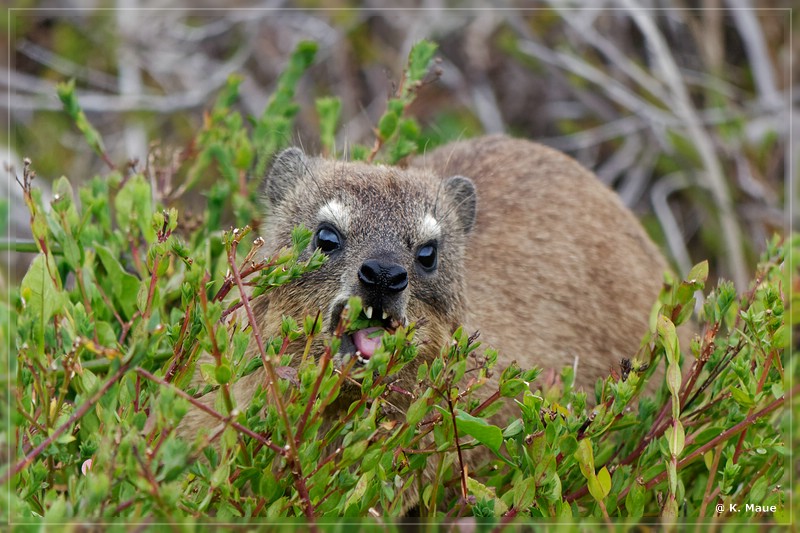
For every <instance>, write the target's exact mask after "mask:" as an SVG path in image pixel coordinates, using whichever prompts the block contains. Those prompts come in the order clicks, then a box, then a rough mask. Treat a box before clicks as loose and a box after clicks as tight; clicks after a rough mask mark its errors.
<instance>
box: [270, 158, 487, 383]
mask: <svg viewBox="0 0 800 533" xmlns="http://www.w3.org/2000/svg"><path fill="white" fill-rule="evenodd" d="M263 191H264V200H265V204H266V206H265V207H266V217H265V220H264V224H263V226H262V231H261V233H262V235H263V237H264V239H265V241H266V247H265V248H266V253H268V254H272V253H275V252H276V251H278V250H279V249H281V248H282V247H285V246H289V245H290V244H291V232H292V228H294V227H295V226H298V225H304V226H306V227H307V228H309V229H311V230H312V231H313V239H312V241H311V244H310V245H309V247H308V249H307V250H305V251H304V252H303V255H302V256H301V259H303V258H307V257H308V256H309V255H310V254H311V253H312V252H313V250H314V249H316V248H319V249H320V250H321V251H322V252H323V253H324V254H326V255H327V256H328V257H327V261H326V262H325V263H324V264H323V265H322V267H320V268H319V269H318V270H316V271H313V272H309V273H307V274H305V275H304V276H303V277H302V278H301V279H299V280H297V281H296V282H293V283H291V284H289V285H285V286H282V287H279V288H278V289H276V290H275V291H274V292H273V293H272V294H271V296H270V298H269V304H268V308H267V311H266V317H263V318H262V320H263V322H262V327H263V328H266V329H268V330H270V331H267V332H266V333H267V334H274V333H276V330H277V327H278V326H279V324H280V321H281V317H282V316H292V317H294V318H296V319H298V320H300V319H302V318H303V317H304V316H308V315H311V316H314V315H316V314H317V313H321V316H322V318H323V331H325V332H326V333H327V334H328V335H330V334H332V333H333V332H334V331H335V329H336V327H337V325H338V323H339V320H340V317H341V314H342V310H343V309H344V306H345V304H346V302H347V301H348V299H349V298H350V297H351V296H359V297H360V298H361V300H362V303H363V311H362V312H363V314H364V315H366V317H365V318H367V319H371V321H372V322H371V323H372V324H373V325H372V327H369V328H367V329H364V330H361V331H356V332H351V333H350V334H348V335H346V336H345V337H344V338H343V339H342V343H341V348H340V352H341V353H340V357H339V358H338V360H339V361H341V360H342V358H343V357H346V356H356V357H357V358H358V361H359V363H361V364H363V363H365V362H366V361H367V360H368V359H369V358H370V356H371V355H372V354H373V353H374V351H375V349H376V348H377V347H378V346H379V343H380V333H381V330H388V331H392V330H393V329H394V328H396V327H397V326H398V325H400V324H403V325H405V324H409V323H411V322H414V323H416V324H417V326H418V327H417V333H416V339H417V341H418V343H419V345H420V351H419V354H420V356H421V357H423V358H424V359H426V360H427V359H431V358H433V357H434V356H435V355H436V354H438V351H439V349H440V348H441V347H442V346H443V344H444V343H445V342H446V341H447V339H448V338H449V336H450V334H451V333H452V331H453V330H454V329H455V328H456V327H457V326H458V325H459V324H460V323H461V322H463V320H464V308H465V302H464V278H465V272H464V258H465V247H466V245H467V240H468V238H469V233H470V231H471V229H472V226H473V224H474V222H475V209H476V198H475V188H474V186H473V183H472V182H471V181H470V180H469V179H467V178H464V177H461V176H453V177H440V176H435V175H432V174H431V173H428V172H426V171H422V170H419V169H408V170H403V169H399V168H395V167H384V166H372V165H367V164H363V163H348V162H340V161H328V160H324V159H319V158H312V157H308V156H306V155H305V154H304V153H303V152H302V151H301V150H299V149H297V148H290V149H288V150H285V151H283V152H282V153H280V154H279V155H278V156H277V157H276V158H275V160H274V162H273V165H272V169H271V171H270V173H269V174H268V176H267V178H266V180H265V184H264V188H263ZM322 349H323V347H322V346H317V347H315V348H314V350H315V352H316V353H315V354H314V355H315V356H317V357H319V356H320V355H321V353H322ZM334 361H336V359H335V360H334ZM418 364H419V363H418V362H417V363H416V364H411V365H408V366H407V373H408V374H409V375H410V374H411V373H412V372H413V375H416V366H418ZM401 379H402V377H401Z"/></svg>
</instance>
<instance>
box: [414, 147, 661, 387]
mask: <svg viewBox="0 0 800 533" xmlns="http://www.w3.org/2000/svg"><path fill="white" fill-rule="evenodd" d="M413 164H414V166H415V167H425V168H428V169H430V170H431V171H432V172H434V173H436V174H437V175H440V176H448V175H453V174H463V175H465V176H468V177H470V178H471V179H472V181H473V182H474V184H475V188H476V191H477V199H478V201H477V204H478V207H477V220H476V222H475V226H474V229H473V232H472V234H471V235H470V237H469V238H468V242H467V249H466V261H465V263H464V265H463V267H462V268H463V269H464V271H465V273H466V289H467V292H466V294H465V297H466V300H467V316H466V325H467V327H468V328H469V329H470V330H479V331H480V332H481V339H482V340H483V341H484V342H487V343H488V344H490V345H492V346H494V347H496V348H497V349H498V350H499V352H500V358H499V363H498V364H499V365H500V366H501V367H502V366H507V365H508V364H510V362H511V361H513V360H516V361H517V362H519V364H520V365H521V366H522V367H523V368H526V367H530V366H533V365H538V366H541V367H543V368H549V369H560V368H562V367H563V366H568V365H573V364H575V363H577V373H576V384H577V385H578V386H582V387H584V388H585V389H588V390H591V387H592V386H593V384H594V382H595V381H596V380H597V378H599V377H604V376H607V375H608V373H609V370H610V369H611V368H612V367H616V366H617V365H618V364H619V361H620V359H621V358H623V357H633V355H634V354H635V353H636V350H637V348H638V347H639V343H640V342H641V339H642V336H643V335H644V333H645V331H646V330H647V321H648V317H649V314H650V310H651V308H652V305H653V304H654V303H655V301H656V298H657V296H658V294H659V291H660V289H661V286H662V283H663V273H664V271H665V270H666V269H667V265H666V262H665V261H664V258H663V257H662V255H661V253H660V252H659V251H658V249H657V248H656V247H655V245H654V244H653V243H652V241H651V240H650V239H649V238H648V236H647V234H646V233H645V231H644V230H643V229H642V227H641V225H640V224H639V221H638V220H637V219H636V218H635V217H634V215H633V214H632V213H631V212H630V211H629V210H628V209H627V208H626V207H625V206H624V205H623V204H622V202H621V201H620V199H619V197H618V196H617V195H616V194H615V193H614V192H613V191H611V190H610V189H608V188H607V187H605V186H604V185H603V184H602V183H601V182H600V180H598V179H597V177H596V176H594V175H593V174H592V173H591V172H589V171H587V170H586V169H584V168H583V167H582V166H580V165H579V164H578V163H577V162H576V161H574V160H573V159H571V158H569V157H567V156H566V155H564V154H562V153H560V152H558V151H556V150H553V149H550V148H547V147H545V146H542V145H538V144H535V143H532V142H528V141H524V140H519V139H510V138H508V137H505V136H491V137H484V138H480V139H475V140H470V141H463V142H458V143H454V144H451V145H448V146H445V147H443V148H440V149H438V150H435V151H433V152H432V153H429V154H427V155H426V156H422V157H420V158H418V159H417V160H416V161H414V163H413Z"/></svg>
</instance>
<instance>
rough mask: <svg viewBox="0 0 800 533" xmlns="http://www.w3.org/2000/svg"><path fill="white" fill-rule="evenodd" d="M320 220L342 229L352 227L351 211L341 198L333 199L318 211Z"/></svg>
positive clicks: (345, 229)
mask: <svg viewBox="0 0 800 533" xmlns="http://www.w3.org/2000/svg"><path fill="white" fill-rule="evenodd" d="M317 219H318V220H319V222H330V223H331V224H333V225H334V226H336V227H337V228H339V229H340V230H341V231H345V232H346V231H347V230H348V229H349V228H350V211H349V210H348V209H347V207H345V206H344V204H342V203H341V202H340V201H339V200H331V201H329V202H328V203H326V204H325V205H323V206H322V207H320V208H319V211H318V212H317Z"/></svg>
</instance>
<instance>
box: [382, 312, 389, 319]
mask: <svg viewBox="0 0 800 533" xmlns="http://www.w3.org/2000/svg"><path fill="white" fill-rule="evenodd" d="M388 317H389V313H387V312H386V311H384V312H383V319H384V320H386V319H387V318H388Z"/></svg>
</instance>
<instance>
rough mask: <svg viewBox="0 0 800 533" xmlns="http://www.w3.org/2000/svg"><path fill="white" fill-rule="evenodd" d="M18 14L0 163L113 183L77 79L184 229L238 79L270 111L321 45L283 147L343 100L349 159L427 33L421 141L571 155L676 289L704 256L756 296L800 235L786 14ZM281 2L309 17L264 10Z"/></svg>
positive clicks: (593, 6) (45, 6)
mask: <svg viewBox="0 0 800 533" xmlns="http://www.w3.org/2000/svg"><path fill="white" fill-rule="evenodd" d="M17 4H18V5H17V6H16V8H14V9H11V10H8V11H5V12H4V13H3V14H2V15H1V16H3V17H4V18H5V20H2V21H0V28H2V30H0V31H2V32H5V31H8V30H10V35H7V36H5V37H7V38H3V39H0V48H4V47H7V46H8V47H10V49H7V50H3V51H2V53H0V57H2V58H3V59H2V61H5V58H6V57H8V58H10V61H11V64H10V65H9V67H10V69H9V76H8V77H7V78H6V77H3V78H2V80H1V81H0V84H3V85H4V86H5V90H6V91H7V93H8V97H7V98H2V100H0V113H2V114H7V116H6V117H4V118H6V119H7V121H8V124H10V127H9V128H8V129H7V130H6V131H3V132H2V133H0V149H2V150H3V153H0V159H2V160H3V161H4V162H6V163H9V164H11V165H13V166H14V167H15V168H16V169H17V173H18V174H19V173H21V170H20V169H21V160H22V158H23V157H30V158H31V159H32V160H33V167H34V169H35V170H36V172H37V174H38V176H39V179H38V180H37V183H38V185H39V186H41V187H47V185H48V183H49V182H52V181H53V180H54V179H56V178H58V177H59V176H61V175H66V176H68V177H69V179H70V180H71V181H72V182H73V183H74V184H79V183H80V182H82V181H84V180H86V179H88V178H90V177H92V176H93V175H95V174H97V173H99V172H101V171H105V170H106V163H105V162H104V161H103V160H102V159H101V158H100V157H98V156H97V155H96V154H95V153H94V152H92V151H91V150H89V149H87V148H86V145H85V141H84V139H83V137H82V135H81V133H80V132H78V131H77V130H76V129H75V127H74V125H73V123H72V121H71V120H70V119H69V118H68V117H67V116H66V114H64V113H63V111H62V109H61V104H60V102H59V101H58V98H57V95H56V89H55V85H56V83H57V82H60V81H65V80H68V79H74V80H75V82H76V86H77V88H78V90H77V94H78V98H79V102H80V104H81V106H82V107H83V109H84V110H85V112H86V113H87V116H88V118H89V120H90V121H91V122H92V123H93V124H94V125H95V127H96V128H97V129H98V130H99V131H100V133H101V134H102V136H103V139H104V140H105V145H106V151H107V152H108V154H109V155H110V158H111V160H112V161H113V162H114V163H115V164H116V165H117V166H118V167H119V168H125V166H126V165H128V162H130V163H129V164H130V165H132V166H134V167H135V168H137V169H139V170H143V171H144V172H145V174H146V176H147V177H148V178H149V179H150V180H151V182H152V184H153V185H154V187H153V190H154V193H155V194H156V195H157V196H158V197H157V198H155V200H156V201H159V202H162V203H165V204H168V205H175V204H176V203H177V206H178V207H179V208H182V209H181V215H180V223H181V224H191V205H192V204H193V203H194V202H204V201H205V200H204V199H203V197H202V196H199V197H195V198H192V197H186V196H181V197H180V198H179V199H177V197H178V196H180V195H176V194H174V193H175V192H176V189H178V188H179V185H180V179H179V177H181V176H184V175H185V173H186V168H185V167H186V165H185V164H184V163H185V161H187V159H190V158H191V156H192V155H193V143H192V141H193V139H194V137H195V135H196V134H197V132H198V131H199V130H200V129H201V127H202V124H203V121H204V116H205V115H204V112H205V111H206V110H208V109H209V108H210V107H211V105H212V104H213V101H214V98H215V97H216V95H217V93H218V92H219V90H220V89H221V88H222V87H223V86H224V84H225V81H226V79H227V78H228V76H229V75H231V74H234V73H237V74H239V75H241V76H242V77H243V82H242V84H241V89H240V94H241V98H240V100H239V102H238V104H237V105H238V106H239V110H240V111H241V112H242V113H243V114H244V115H245V116H259V115H260V114H261V113H262V111H263V109H264V107H265V105H266V102H267V99H268V97H269V95H270V94H271V93H272V92H273V89H274V84H275V81H276V77H277V76H278V74H279V73H280V72H281V71H282V69H283V68H284V67H285V64H286V61H287V59H288V57H289V55H290V53H291V51H292V50H293V49H294V48H295V46H296V45H297V43H298V42H299V41H301V40H313V41H316V42H317V43H319V52H318V54H317V58H316V61H315V64H314V65H313V66H312V67H311V68H310V69H309V71H308V72H307V73H306V75H305V76H304V77H303V79H302V81H301V83H300V85H299V87H298V95H297V99H298V101H299V102H300V103H301V107H300V111H299V113H298V116H297V121H296V132H295V134H294V136H293V138H292V139H291V141H290V143H292V144H299V145H302V146H303V147H304V148H305V149H306V151H309V152H312V153H316V152H318V151H320V149H321V148H320V147H321V144H320V140H319V126H318V124H317V114H316V112H315V108H314V100H315V99H316V98H318V97H320V96H325V95H334V96H338V97H339V98H341V100H342V121H341V127H340V128H339V130H338V131H337V132H336V146H337V147H338V148H339V150H340V151H342V152H343V151H344V150H345V148H346V146H347V145H348V144H354V143H363V144H367V145H371V144H372V143H373V142H374V133H373V131H372V128H373V127H374V124H376V123H377V120H378V118H379V117H380V116H381V114H382V113H383V112H384V111H385V107H386V102H387V98H388V97H389V95H390V94H392V93H393V91H394V90H395V88H396V87H397V85H398V84H399V83H400V76H401V72H402V68H403V66H404V65H405V58H406V56H407V54H408V52H409V49H410V47H411V46H412V44H413V43H414V42H416V41H418V40H419V39H422V38H426V39H431V40H433V41H435V42H437V43H438V44H439V47H440V48H439V52H438V53H437V56H438V57H439V63H438V69H437V71H438V75H436V74H434V75H431V76H429V83H426V84H425V85H424V87H423V89H422V90H421V92H420V94H419V97H418V98H417V100H416V102H415V103H414V105H413V108H412V109H411V113H412V115H414V116H415V117H416V118H417V119H418V120H419V121H420V123H421V124H422V125H423V128H424V130H425V134H424V136H425V137H427V138H429V139H430V141H429V146H433V145H435V144H438V143H441V142H446V141H447V140H450V139H454V138H459V137H471V136H476V135H480V134H482V133H494V132H503V131H504V132H507V133H510V134H512V135H515V136H522V137H527V138H530V139H533V140H537V141H539V142H542V143H544V144H547V145H550V146H553V147H556V148H558V149H561V150H563V151H565V152H567V153H569V154H570V155H572V156H574V157H575V158H577V159H578V160H580V161H581V162H582V163H583V164H584V165H586V166H587V167H589V168H591V169H593V170H594V171H595V172H596V173H597V175H598V176H599V177H600V179H602V180H603V181H604V182H606V183H607V184H608V185H609V186H611V187H613V188H615V189H616V190H617V191H618V192H619V194H620V195H621V197H622V199H623V201H624V202H625V203H626V204H627V205H629V206H630V207H631V208H632V209H633V210H634V211H635V212H636V213H637V214H638V215H639V216H640V217H641V218H642V220H643V221H644V223H645V226H646V227H647V229H648V231H649V232H650V234H651V235H652V236H653V238H654V239H655V240H656V241H657V242H659V243H660V244H661V246H662V247H663V248H664V249H665V251H666V252H667V254H668V255H669V256H670V258H671V259H672V261H673V264H674V265H675V267H676V269H677V270H679V272H680V273H681V274H686V273H687V272H688V270H689V268H690V267H691V265H693V264H694V263H696V262H699V261H701V260H703V259H709V261H710V264H711V272H712V275H711V280H710V284H709V285H710V286H713V284H714V281H713V280H714V277H715V276H721V277H725V278H727V279H732V280H733V281H734V282H735V283H736V285H737V287H738V288H739V289H743V288H744V287H745V286H746V283H747V281H748V278H749V276H750V275H751V274H752V269H753V267H754V265H755V260H756V258H757V256H758V254H759V253H760V252H761V251H762V250H763V248H764V246H765V241H766V239H767V238H768V237H770V236H771V235H772V234H774V233H784V232H785V231H786V230H787V229H788V228H789V227H791V226H792V224H793V222H794V221H793V220H791V219H790V216H791V215H790V210H789V209H788V206H789V205H790V201H791V199H796V198H797V192H798V187H797V185H796V183H797V181H798V180H797V179H796V178H797V177H798V171H797V163H796V160H793V159H792V157H791V156H792V154H793V153H797V152H798V148H799V147H800V135H798V134H797V133H798V132H797V131H795V134H794V137H793V138H794V146H790V144H789V143H790V139H791V138H792V137H791V136H790V124H791V121H790V116H791V115H792V114H793V113H796V112H797V105H796V104H797V101H798V93H797V92H795V93H794V96H792V94H793V93H792V89H793V87H794V86H795V85H796V84H797V80H796V79H793V78H792V77H791V73H792V72H793V70H792V69H793V68H794V72H797V71H798V69H797V66H798V65H797V62H798V57H800V56H798V54H796V53H794V52H796V50H792V49H791V48H790V43H791V42H792V39H791V37H792V36H791V35H790V31H791V27H792V26H791V23H792V20H791V17H792V11H790V10H789V9H787V8H788V7H790V4H791V2H789V1H788V0H786V1H766V2H752V1H748V0H727V1H724V0H701V1H699V2H683V1H681V0H677V1H675V2H659V1H651V2H647V1H645V2H636V1H634V0H618V1H609V2H602V3H600V4H599V3H596V2H592V1H589V0H578V1H573V2H557V1H553V2H509V3H507V5H509V6H510V7H509V8H507V9H492V8H487V7H486V6H484V5H483V4H477V3H476V4H475V7H481V9H475V10H455V9H450V7H451V6H452V5H455V4H460V3H458V2H442V1H440V0H430V1H424V2H418V5H419V7H424V8H425V9H418V10H385V9H379V8H376V9H350V8H347V3H345V2H338V1H335V0H333V1H327V2H326V1H306V2H298V3H296V4H292V3H289V2H280V1H273V2H261V3H258V4H257V6H258V7H259V9H252V8H250V7H252V6H251V5H250V3H246V2H238V4H240V5H241V6H242V7H243V8H244V7H248V9H224V10H200V9H188V8H187V9H181V8H174V7H172V6H170V5H169V2H161V1H157V0H154V1H146V0H118V1H117V2H103V1H96V2H77V1H69V2H55V1H36V0H26V1H19V2H17ZM87 4H91V5H92V7H91V8H89V9H81V10H78V9H55V8H56V7H59V8H73V7H79V6H80V7H84V8H86V7H87ZM202 4H208V6H207V7H210V2H199V3H197V5H198V6H200V5H202ZM370 4H371V3H370V2H367V5H370ZM523 4H524V5H525V6H526V8H522V7H520V6H522V5H523ZM756 4H757V6H756ZM600 5H602V7H603V9H597V8H598V7H600ZM527 6H532V7H534V8H533V9H529V8H527ZM165 7H172V8H171V9H163V8H165ZM288 7H300V8H302V9H280V10H276V9H272V8H288ZM17 8H22V9H17ZM34 8H35V9H34ZM267 8H270V9H267ZM643 8H648V9H643ZM650 8H654V9H650ZM797 13H798V11H797V10H794V15H793V16H794V18H795V19H796V18H797V16H798V15H797ZM797 22H798V21H797V20H794V28H798V27H800V25H798V24H797ZM795 32H797V30H796V29H795ZM797 37H798V36H797V35H795V36H794V43H798V42H800V39H798V38H797ZM795 48H796V44H795ZM794 122H795V129H797V127H798V126H797V124H798V121H794ZM339 155H342V154H339ZM3 175H4V181H3V182H2V185H3V186H2V187H0V188H1V189H2V190H3V191H4V192H3V193H2V194H3V196H2V197H0V215H2V216H0V224H2V225H5V224H6V220H7V221H8V226H7V227H2V228H0V233H2V234H5V233H6V232H8V234H9V236H10V239H11V240H12V241H14V240H15V239H26V238H30V233H29V229H27V225H28V213H27V211H26V209H25V207H24V204H23V203H22V202H21V200H20V196H21V195H20V191H19V187H18V186H17V185H16V183H14V178H13V175H12V174H11V173H8V172H3ZM255 178H256V177H253V176H251V179H255ZM793 178H794V179H793ZM204 179H206V180H208V182H209V183H212V182H213V180H214V179H215V176H214V175H213V172H212V171H210V172H209V173H208V175H207V176H204ZM6 183H7V184H8V185H7V187H6ZM196 190H203V187H202V186H201V187H197V188H196ZM6 191H7V194H8V196H7V197H6V196H5V195H6ZM46 197H47V196H45V198H46ZM569 224H570V221H568V220H565V221H564V225H565V226H566V227H568V226H569ZM597 230H598V231H602V228H597ZM32 257H33V255H32V254H15V255H13V256H12V257H11V258H10V259H11V261H10V262H9V263H8V265H10V270H11V271H10V272H8V271H6V270H7V267H6V261H3V266H2V267H0V269H2V271H0V289H2V292H5V289H6V288H7V287H8V284H9V283H10V284H12V285H13V284H16V283H17V282H18V281H19V280H20V279H21V277H22V275H23V274H24V271H25V268H26V265H27V262H28V261H30V259H31V258H32Z"/></svg>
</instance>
